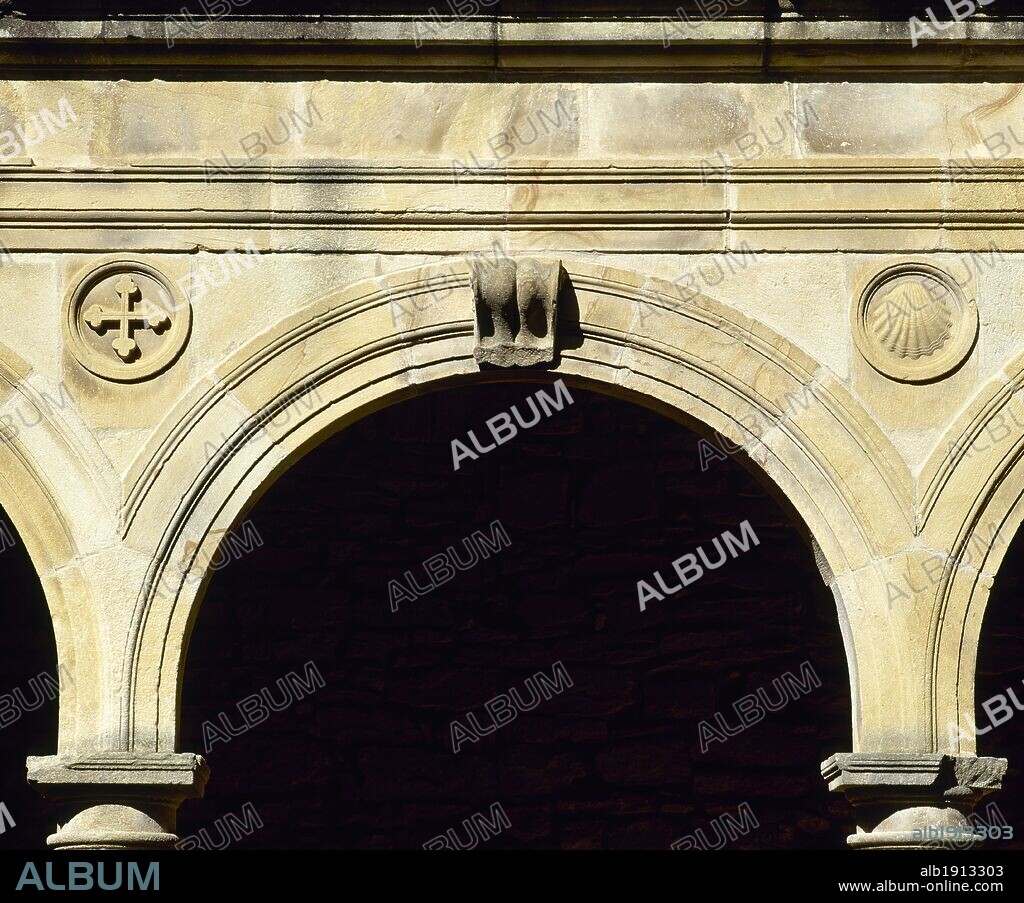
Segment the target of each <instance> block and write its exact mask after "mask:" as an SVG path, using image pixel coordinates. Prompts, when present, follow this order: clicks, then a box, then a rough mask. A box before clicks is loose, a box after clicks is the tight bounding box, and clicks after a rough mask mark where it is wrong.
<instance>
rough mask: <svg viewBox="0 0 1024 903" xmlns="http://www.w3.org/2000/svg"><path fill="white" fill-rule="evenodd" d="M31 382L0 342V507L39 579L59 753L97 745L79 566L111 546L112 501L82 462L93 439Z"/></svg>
mask: <svg viewBox="0 0 1024 903" xmlns="http://www.w3.org/2000/svg"><path fill="white" fill-rule="evenodd" d="M34 377H35V374H34V373H33V371H32V368H31V367H30V366H29V365H28V364H27V363H26V362H25V361H24V360H22V359H21V358H20V357H19V356H18V355H16V354H15V353H14V352H13V351H11V350H10V349H9V348H7V347H6V346H3V345H0V507H2V508H3V510H4V512H5V513H6V514H7V515H8V516H9V517H10V519H11V521H12V522H13V524H14V527H15V529H16V530H17V531H18V534H19V536H20V537H21V540H22V541H23V542H24V544H25V548H26V551H27V552H28V555H29V558H30V560H31V561H32V565H33V567H34V568H35V571H36V574H37V575H38V577H39V579H40V582H41V584H42V587H43V592H44V595H45V598H46V603H47V607H48V609H49V613H50V619H51V622H52V624H53V631H54V639H55V641H56V645H57V659H58V669H59V671H60V672H61V674H62V675H68V676H69V678H70V679H69V680H68V681H66V682H65V681H63V680H62V681H61V696H60V716H59V717H60V721H59V748H60V749H61V750H65V749H74V748H76V747H78V746H81V745H89V744H95V743H96V742H97V733H96V731H97V730H101V728H99V725H98V724H97V721H96V718H95V714H96V713H97V712H98V711H101V710H102V708H103V700H104V698H105V695H106V694H105V690H106V689H107V688H109V686H110V684H111V680H110V677H111V675H109V674H108V673H107V672H106V671H105V664H106V660H105V658H104V656H103V655H102V653H101V647H100V642H101V640H100V637H101V631H100V630H99V629H98V623H97V612H96V610H95V608H94V605H93V602H92V591H91V586H92V584H91V582H90V580H89V578H88V576H87V574H86V572H85V568H84V567H83V561H84V559H85V558H86V557H87V556H88V554H89V553H90V552H91V551H94V550H95V549H97V548H100V547H102V546H104V545H109V544H112V543H113V542H115V541H116V529H115V526H116V513H115V512H114V511H112V510H111V509H110V506H109V501H105V500H109V499H111V498H116V495H115V496H111V495H110V490H111V488H112V486H113V482H112V480H111V475H110V474H107V475H106V478H107V479H106V481H104V474H102V473H101V472H100V471H98V470H97V469H95V468H93V467H91V466H90V465H89V464H88V463H87V462H89V461H96V460H97V457H96V455H97V452H98V447H97V446H96V444H95V441H94V440H93V439H92V438H91V436H89V435H88V433H85V432H83V431H82V430H81V429H80V428H79V429H77V430H76V428H75V427H74V426H72V425H71V422H70V421H68V420H62V419H60V418H58V417H57V416H55V414H54V411H53V399H52V398H51V397H50V396H49V395H48V394H47V392H46V390H45V389H42V388H37V387H36V381H35V379H34ZM60 391H63V389H61V390H60ZM61 397H62V396H61ZM99 454H100V455H101V454H102V453H99ZM41 462H45V466H44V465H43V463H41ZM82 524H89V525H90V526H91V527H92V530H93V532H92V534H91V535H90V536H83V535H82V532H81V526H80V525H82Z"/></svg>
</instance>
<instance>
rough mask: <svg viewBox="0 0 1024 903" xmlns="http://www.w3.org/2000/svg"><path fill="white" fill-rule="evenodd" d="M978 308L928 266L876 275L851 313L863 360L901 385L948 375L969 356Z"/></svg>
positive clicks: (899, 267)
mask: <svg viewBox="0 0 1024 903" xmlns="http://www.w3.org/2000/svg"><path fill="white" fill-rule="evenodd" d="M977 335H978V308H977V306H976V305H975V303H974V300H973V299H971V298H968V297H967V296H966V295H965V294H964V293H963V291H962V290H961V288H960V286H959V285H958V284H957V282H956V281H955V280H954V279H952V278H951V277H950V276H949V275H947V274H946V273H945V272H943V271H942V270H940V269H938V268H937V267H933V266H930V265H929V264H921V263H906V264H899V265H897V266H894V267H889V268H887V269H885V270H883V271H882V272H881V273H878V274H877V275H876V276H875V277H874V278H873V279H872V280H871V281H870V282H869V283H868V285H867V287H866V288H865V289H864V291H863V292H862V293H861V296H860V299H859V301H858V302H857V304H856V306H855V307H854V309H853V337H854V341H855V342H856V344H857V348H858V350H859V351H860V353H861V354H862V355H863V356H864V359H865V360H866V361H867V362H868V363H869V364H871V366H872V367H874V368H875V369H876V370H878V371H879V372H880V373H883V374H885V375H886V376H888V377H890V378H891V379H895V380H899V381H901V382H931V381H933V380H937V379H940V378H942V377H944V376H948V375H949V374H950V373H952V372H953V371H954V370H956V369H957V368H958V367H959V366H960V365H961V364H962V363H963V362H964V361H965V360H966V359H967V357H968V356H969V355H970V353H971V350H972V349H973V347H974V342H975V339H976V338H977Z"/></svg>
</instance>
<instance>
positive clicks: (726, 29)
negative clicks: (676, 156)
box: [0, 14, 1024, 80]
mask: <svg viewBox="0 0 1024 903" xmlns="http://www.w3.org/2000/svg"><path fill="white" fill-rule="evenodd" d="M668 21H669V23H671V22H672V21H673V20H672V19H668ZM200 22H201V24H202V28H200V29H197V30H196V31H195V33H193V34H188V33H187V31H186V30H185V29H182V31H183V32H186V33H183V34H181V35H180V36H177V37H175V39H174V45H175V46H173V47H170V48H169V47H168V46H167V43H168V42H167V29H166V26H165V22H164V18H163V17H159V16H134V17H133V16H124V17H117V18H112V19H110V20H91V21H72V20H63V21H59V22H55V21H48V20H45V19H23V18H13V17H11V18H6V19H3V20H0V65H2V66H3V67H4V69H5V71H6V72H7V73H8V75H9V77H19V76H23V77H32V73H35V72H38V70H39V69H40V68H46V69H47V70H48V71H49V72H53V71H63V72H79V71H82V70H88V71H90V72H95V73H108V72H109V73H111V74H112V73H115V72H117V73H120V74H121V75H123V74H124V73H125V72H133V73H137V72H139V71H140V70H144V71H167V72H174V73H180V72H182V71H188V70H199V69H201V70H203V71H204V72H211V71H217V72H220V73H227V72H230V73H235V74H238V75H244V74H245V73H252V72H261V73H280V74H285V73H289V74H291V73H298V72H312V71H315V72H322V73H330V72H345V73H369V72H373V71H376V70H380V69H387V70H389V72H390V73H391V74H399V75H403V74H404V75H410V76H413V75H424V74H426V73H435V74H440V73H446V72H447V73H453V72H475V73H481V74H483V73H490V74H492V75H495V76H498V77H500V76H501V75H502V74H506V73H507V74H510V75H511V74H515V73H524V72H528V73H531V74H535V75H536V74H546V75H550V74H554V73H559V74H563V75H564V74H566V73H571V74H572V75H573V76H574V77H576V78H586V77H602V78H606V77H609V76H615V77H619V78H623V77H629V76H637V75H642V76H643V77H645V78H646V79H648V80H650V79H656V78H659V77H665V78H677V77H679V76H681V75H691V76H693V75H699V76H700V77H702V78H705V79H714V78H723V79H724V78H729V79H735V78H736V77H737V76H742V75H748V76H749V75H758V76H762V77H764V76H769V77H770V76H773V75H786V74H789V73H807V72H813V73H815V74H819V75H841V76H842V77H843V78H847V79H849V78H857V77H865V78H867V77H877V76H878V75H879V74H890V75H893V76H896V77H898V78H900V79H902V80H905V79H907V78H913V77H914V76H918V77H929V76H930V77H934V76H936V75H940V74H943V73H951V74H952V73H956V74H959V75H961V76H963V75H969V74H971V73H975V72H978V73H984V74H985V75H987V76H989V77H991V76H993V75H995V74H1007V75H1008V74H1011V73H1019V72H1021V71H1022V70H1024V54H1021V52H1020V49H1021V45H1022V44H1024V22H1021V21H1020V20H1018V19H994V18H991V17H987V16H985V15H984V14H981V15H975V16H972V17H971V19H970V20H968V21H965V22H961V23H950V25H949V27H948V29H946V30H943V31H941V32H937V33H936V37H935V38H933V39H929V40H927V41H922V42H921V43H920V45H919V46H918V47H916V48H915V49H914V52H913V53H911V52H910V51H911V35H910V23H909V21H908V20H897V21H853V20H813V21H812V20H800V19H794V18H786V19H784V20H783V21H774V22H773V21H765V20H763V19H757V18H754V19H741V18H724V19H719V20H716V21H699V22H693V23H691V26H689V27H681V25H680V21H679V20H678V19H676V20H675V22H676V28H674V29H672V28H671V25H670V27H669V29H668V35H669V38H670V41H669V46H668V47H665V46H664V44H665V36H666V27H665V26H664V25H663V23H662V20H661V19H660V18H659V17H656V16H649V17H643V18H640V17H632V18H630V17H626V18H624V19H615V20H609V19H601V18H588V19H584V20H578V21H576V20H561V21H559V20H554V21H530V20H524V19H523V18H521V17H516V18H513V17H499V16H494V17H488V16H474V17H473V18H469V19H456V18H448V19H447V20H445V18H442V20H441V24H439V25H436V26H435V27H434V29H433V30H432V29H430V28H426V27H424V25H423V24H422V23H423V17H420V23H419V24H417V21H416V17H414V16H388V17H360V16H287V17H283V18H278V17H276V16H275V17H274V19H273V20H272V21H265V20H263V21H261V20H260V19H258V18H256V17H246V16H244V15H243V16H233V17H225V18H223V19H221V20H214V21H209V20H206V21H204V20H203V19H202V17H200ZM417 44H418V45H419V46H417Z"/></svg>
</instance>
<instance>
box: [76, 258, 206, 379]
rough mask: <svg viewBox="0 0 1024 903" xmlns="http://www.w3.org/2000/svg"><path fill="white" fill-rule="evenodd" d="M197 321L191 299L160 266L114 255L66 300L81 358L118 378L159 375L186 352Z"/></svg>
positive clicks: (105, 374)
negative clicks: (115, 258)
mask: <svg viewBox="0 0 1024 903" xmlns="http://www.w3.org/2000/svg"><path fill="white" fill-rule="evenodd" d="M191 326H192V310H191V308H190V306H189V303H188V301H187V300H186V299H185V298H183V297H182V296H181V293H180V292H177V291H176V290H175V289H174V287H173V286H172V285H171V283H170V281H169V280H168V279H167V278H166V277H165V276H164V275H163V274H162V273H161V272H160V271H159V270H157V269H156V268H155V267H153V266H151V265H149V264H147V263H143V262H140V261H134V260H113V261H109V262H107V263H105V264H102V265H101V266H99V267H95V268H91V269H89V270H88V271H87V272H85V273H84V274H82V275H80V276H79V278H78V279H77V280H76V281H75V283H74V284H73V286H72V288H71V290H70V291H69V292H68V295H67V297H66V299H65V301H64V331H65V336H66V338H67V341H68V348H69V349H70V351H71V353H72V354H73V355H74V357H75V359H76V360H77V361H78V362H79V363H80V364H81V365H82V366H83V367H85V368H86V369H87V370H89V371H90V372H91V373H94V374H96V375H97V376H102V377H103V378H105V379H111V380H116V381H118V382H134V381H137V380H142V379H147V378H148V377H151V376H155V375H156V374H157V373H160V372H161V371H163V370H165V369H166V368H167V367H169V366H170V365H171V364H172V363H174V361H175V360H177V358H178V356H179V355H180V354H181V352H182V350H183V349H184V347H185V343H186V342H187V341H188V336H189V331H190V329H191Z"/></svg>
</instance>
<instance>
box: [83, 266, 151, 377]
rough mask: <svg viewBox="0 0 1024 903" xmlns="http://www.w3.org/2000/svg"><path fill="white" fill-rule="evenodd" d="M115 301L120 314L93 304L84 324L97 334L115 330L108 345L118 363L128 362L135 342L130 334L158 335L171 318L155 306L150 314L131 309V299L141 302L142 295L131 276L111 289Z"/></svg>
mask: <svg viewBox="0 0 1024 903" xmlns="http://www.w3.org/2000/svg"><path fill="white" fill-rule="evenodd" d="M114 291H116V292H117V295H118V298H120V300H121V307H120V310H108V309H107V308H105V307H100V305H99V304H94V305H92V307H90V308H89V309H88V310H87V311H86V312H85V322H86V323H88V324H89V325H90V326H91V327H92V328H93V329H95V330H96V331H97V332H104V331H105V330H106V329H107V327H108V326H118V327H119V329H118V336H117V338H116V339H114V341H113V342H111V345H112V346H113V348H114V351H116V352H117V356H118V357H119V358H121V360H123V361H125V362H128V361H130V360H131V359H132V356H133V355H134V354H135V352H136V351H137V350H138V347H139V345H138V342H136V341H135V338H134V333H135V330H137V329H152V330H154V331H158V330H160V329H162V328H163V327H165V326H167V325H169V324H170V322H171V318H170V317H168V316H167V314H165V313H164V312H163V311H162V310H160V309H159V308H158V307H156V306H155V305H150V311H149V312H147V313H142V312H141V311H135V310H133V309H132V305H133V304H134V301H133V300H132V299H133V296H135V295H138V296H139V298H138V300H140V301H141V300H142V293H141V292H140V291H139V287H138V285H136V284H135V280H134V279H132V277H131V276H128V275H124V276H122V277H121V278H120V279H119V280H118V281H117V285H115V286H114Z"/></svg>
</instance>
